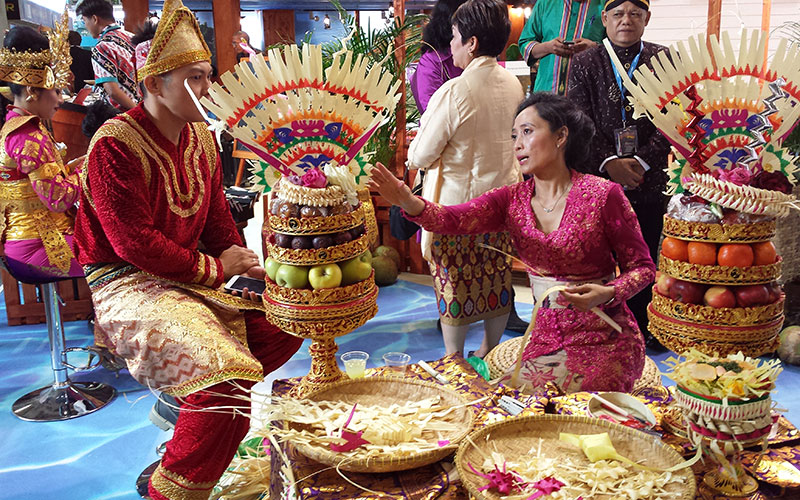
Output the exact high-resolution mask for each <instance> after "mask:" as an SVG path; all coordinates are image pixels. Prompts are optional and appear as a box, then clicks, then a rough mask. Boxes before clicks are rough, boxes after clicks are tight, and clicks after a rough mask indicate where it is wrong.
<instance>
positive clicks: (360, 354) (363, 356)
mask: <svg viewBox="0 0 800 500" xmlns="http://www.w3.org/2000/svg"><path fill="white" fill-rule="evenodd" d="M341 358H342V363H344V371H345V373H347V376H348V377H350V378H361V377H363V376H364V370H366V369H367V360H368V359H369V354H367V353H366V352H364V351H348V352H346V353H344V354H342V356H341Z"/></svg>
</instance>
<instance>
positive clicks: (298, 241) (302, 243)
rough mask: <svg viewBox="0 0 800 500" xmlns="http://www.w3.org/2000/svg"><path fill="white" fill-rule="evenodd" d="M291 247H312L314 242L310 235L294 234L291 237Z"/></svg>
mask: <svg viewBox="0 0 800 500" xmlns="http://www.w3.org/2000/svg"><path fill="white" fill-rule="evenodd" d="M292 248H293V249H295V250H307V249H309V248H314V242H313V240H312V239H311V236H295V237H294V238H292Z"/></svg>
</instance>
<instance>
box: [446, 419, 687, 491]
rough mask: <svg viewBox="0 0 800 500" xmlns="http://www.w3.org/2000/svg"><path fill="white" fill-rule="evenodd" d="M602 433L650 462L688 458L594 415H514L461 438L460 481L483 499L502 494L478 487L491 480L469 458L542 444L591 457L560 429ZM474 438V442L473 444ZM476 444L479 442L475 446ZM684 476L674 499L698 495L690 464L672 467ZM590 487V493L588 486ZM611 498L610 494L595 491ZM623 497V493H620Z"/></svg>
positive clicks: (556, 452) (561, 453) (550, 451)
mask: <svg viewBox="0 0 800 500" xmlns="http://www.w3.org/2000/svg"><path fill="white" fill-rule="evenodd" d="M561 432H568V433H574V434H597V433H601V432H607V433H608V434H609V436H610V437H611V441H612V442H613V443H614V447H615V448H616V449H617V451H618V452H619V453H620V454H621V455H623V456H626V457H628V458H630V459H631V460H633V461H635V462H640V463H642V464H643V465H648V466H651V467H659V468H666V467H671V466H673V465H677V464H679V463H681V462H682V461H683V458H682V457H681V456H680V455H679V454H678V453H677V452H676V451H675V450H673V449H672V448H670V447H669V446H668V445H666V444H664V443H663V442H662V441H660V440H658V439H654V438H653V437H652V436H650V435H648V434H645V433H643V432H640V431H637V430H635V429H631V428H629V427H625V426H623V425H619V424H614V423H611V422H607V421H604V420H599V419H595V418H590V417H578V416H563V415H537V416H532V417H520V418H511V419H507V420H504V421H501V422H497V423H494V424H490V425H487V426H486V427H482V428H480V429H478V430H476V431H475V432H473V433H472V434H470V435H469V439H467V440H464V441H462V443H461V445H460V446H459V447H458V453H457V454H456V467H457V468H458V473H459V475H460V476H461V481H462V483H463V484H464V486H465V487H466V488H467V491H469V493H470V494H471V495H472V496H473V497H474V498H476V499H478V500H500V499H501V498H502V497H501V496H500V495H499V494H498V493H496V492H494V491H479V490H478V489H479V488H480V487H482V486H483V485H484V484H486V480H485V479H483V478H481V477H480V476H478V475H476V474H475V473H474V472H472V471H471V470H470V469H469V466H468V465H467V464H472V465H473V467H475V468H477V467H478V466H479V465H480V464H482V463H483V456H484V455H489V454H490V453H491V452H493V451H497V452H499V453H502V454H503V455H505V456H506V457H517V456H522V455H526V454H529V453H530V452H531V450H532V449H533V450H535V449H537V448H538V447H539V439H542V440H543V441H542V445H541V450H542V453H545V454H546V455H547V456H548V457H552V458H559V457H569V458H570V459H571V460H574V461H579V460H581V459H583V460H585V462H586V464H587V465H588V464H589V461H588V459H586V458H585V456H584V455H583V453H582V452H581V451H580V450H578V449H576V448H575V447H574V446H572V445H570V444H567V443H564V442H561V441H559V439H558V437H559V433H561ZM473 443H474V445H473ZM475 446H478V447H479V448H480V450H479V449H476V447H475ZM673 475H677V476H680V477H682V478H683V482H682V483H678V482H674V483H672V484H670V486H669V491H670V497H669V498H670V499H671V500H693V499H694V498H695V490H696V484H695V478H694V474H693V473H692V470H691V468H685V469H680V470H678V471H676V472H673ZM587 493H589V492H588V491H587ZM592 498H597V499H603V500H604V499H606V498H610V497H609V496H603V495H599V496H594V497H592ZM618 498H621V497H618Z"/></svg>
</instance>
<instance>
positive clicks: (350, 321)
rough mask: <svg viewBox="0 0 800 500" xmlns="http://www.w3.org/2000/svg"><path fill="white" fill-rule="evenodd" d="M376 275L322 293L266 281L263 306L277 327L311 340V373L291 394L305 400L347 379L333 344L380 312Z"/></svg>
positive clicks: (335, 346) (336, 348) (309, 349)
mask: <svg viewBox="0 0 800 500" xmlns="http://www.w3.org/2000/svg"><path fill="white" fill-rule="evenodd" d="M374 275H375V273H374V271H373V273H372V274H370V277H369V278H367V279H365V280H364V281H360V282H358V283H355V284H352V285H349V286H344V287H339V288H327V289H322V290H306V289H297V288H285V287H281V286H278V285H277V284H275V283H273V282H271V281H269V280H267V289H266V292H265V293H264V305H265V307H266V310H267V318H268V319H269V320H270V322H272V323H273V324H274V325H275V326H277V327H278V328H280V329H282V330H283V331H285V332H288V333H291V334H292V335H295V336H297V337H301V338H304V339H311V340H312V342H311V346H310V347H309V348H308V351H309V354H310V355H311V370H309V372H308V375H306V376H305V377H303V380H302V382H301V383H300V384H299V385H297V386H296V387H295V388H294V389H293V390H292V392H291V395H292V396H293V397H303V396H304V395H305V394H308V393H309V392H311V391H313V390H316V389H319V388H321V387H323V386H325V385H328V384H332V383H334V382H338V381H339V380H341V379H342V378H343V377H344V376H345V375H344V373H342V371H341V370H340V369H339V366H338V365H337V364H336V351H337V350H339V347H338V346H337V345H336V341H335V340H334V339H335V338H336V337H341V336H342V335H346V334H348V333H350V332H352V331H353V330H355V329H356V328H358V327H360V326H361V325H363V324H364V323H366V322H367V320H369V319H370V318H372V317H374V316H375V314H376V313H377V312H378V305H377V304H376V303H375V298H376V297H377V296H378V287H376V286H375V279H374Z"/></svg>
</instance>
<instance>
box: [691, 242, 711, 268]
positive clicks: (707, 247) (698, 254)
mask: <svg viewBox="0 0 800 500" xmlns="http://www.w3.org/2000/svg"><path fill="white" fill-rule="evenodd" d="M687 250H688V254H689V262H691V263H692V264H701V265H704V266H713V265H714V264H716V263H717V245H716V244H715V243H706V242H703V241H691V242H689V245H688V248H687Z"/></svg>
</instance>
